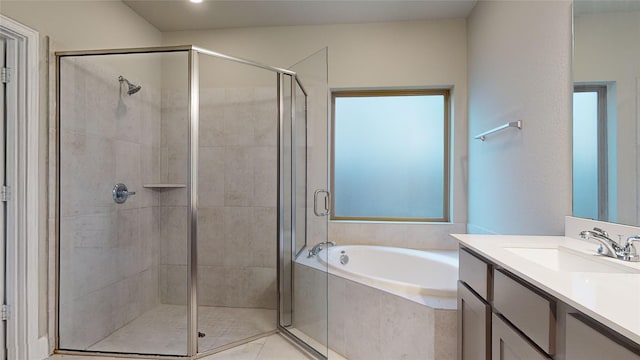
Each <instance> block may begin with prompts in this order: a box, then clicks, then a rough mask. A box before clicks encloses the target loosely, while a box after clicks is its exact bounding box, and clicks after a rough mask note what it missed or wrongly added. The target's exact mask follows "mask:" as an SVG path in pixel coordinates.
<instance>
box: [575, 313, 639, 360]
mask: <svg viewBox="0 0 640 360" xmlns="http://www.w3.org/2000/svg"><path fill="white" fill-rule="evenodd" d="M566 349H567V356H566V360H601V359H616V360H639V359H640V356H638V355H637V354H635V353H634V352H632V351H630V350H628V349H627V348H626V347H625V346H623V345H620V344H619V343H618V342H616V341H614V340H612V339H611V338H610V337H609V336H607V335H605V333H604V332H603V333H601V332H600V331H598V330H596V329H594V328H593V327H591V326H590V325H588V324H586V323H584V322H583V321H582V320H580V319H578V318H576V317H575V315H574V314H569V315H567V335H566Z"/></svg>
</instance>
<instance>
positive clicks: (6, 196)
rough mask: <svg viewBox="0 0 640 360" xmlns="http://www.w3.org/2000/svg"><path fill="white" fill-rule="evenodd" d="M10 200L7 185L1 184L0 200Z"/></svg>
mask: <svg viewBox="0 0 640 360" xmlns="http://www.w3.org/2000/svg"><path fill="white" fill-rule="evenodd" d="M9 200H11V192H10V191H9V187H8V186H7V185H2V187H1V188H0V201H2V202H7V201H9Z"/></svg>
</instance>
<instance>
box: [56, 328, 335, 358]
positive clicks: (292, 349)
mask: <svg viewBox="0 0 640 360" xmlns="http://www.w3.org/2000/svg"><path fill="white" fill-rule="evenodd" d="M332 359H333V358H332ZM47 360H127V359H125V358H114V357H95V356H76V355H54V356H51V357H49V358H48V359H47ZM200 360H313V358H312V357H310V356H309V355H307V354H305V353H304V352H303V351H302V350H300V349H299V348H298V347H297V346H296V345H294V344H292V343H291V342H290V341H289V340H287V339H285V338H284V337H283V336H282V335H279V334H274V335H270V336H267V337H264V338H261V339H258V340H254V341H252V342H250V343H247V344H244V345H240V346H237V347H235V348H232V349H229V350H226V351H222V352H219V353H217V354H214V355H209V356H206V357H203V358H201V359H200Z"/></svg>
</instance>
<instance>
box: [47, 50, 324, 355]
mask: <svg viewBox="0 0 640 360" xmlns="http://www.w3.org/2000/svg"><path fill="white" fill-rule="evenodd" d="M177 52H186V53H187V56H188V80H189V84H188V96H187V100H188V103H189V104H188V109H189V113H188V119H189V120H188V121H189V131H188V139H187V149H188V159H187V176H188V179H187V199H188V205H187V224H188V226H187V254H188V256H187V275H188V276H187V278H188V281H187V352H186V355H159V354H130V353H125V352H97V351H88V350H87V351H85V350H68V349H60V337H59V330H60V221H61V212H60V187H61V182H60V152H61V151H60V148H61V146H60V135H61V131H60V90H61V87H60V68H61V67H60V61H61V59H62V58H64V57H80V56H99V55H107V56H108V55H126V54H151V53H177ZM200 54H202V55H208V56H212V57H215V58H219V59H223V60H229V61H232V62H236V63H241V64H245V65H250V66H253V67H258V68H262V69H265V70H269V71H272V72H274V73H275V74H276V77H277V79H276V84H277V90H276V91H277V134H278V140H277V146H276V148H277V159H278V161H277V183H276V185H277V224H278V225H277V229H278V231H277V234H275V235H276V236H277V237H276V238H277V249H278V251H277V259H276V261H277V264H278V267H277V271H276V272H277V285H276V288H277V292H276V299H277V300H276V301H277V303H276V314H277V318H276V329H275V332H280V333H282V334H285V335H286V337H287V338H288V339H290V340H292V341H293V342H294V343H295V344H297V345H298V346H300V347H301V348H303V349H304V350H306V351H307V352H308V353H310V354H311V355H313V356H315V357H316V358H318V359H327V355H325V354H322V353H321V352H319V351H318V350H317V349H315V348H314V347H312V346H311V345H309V344H307V343H306V342H304V341H303V340H301V339H299V338H298V337H297V336H295V335H293V334H291V333H290V332H289V330H288V329H287V328H286V327H284V326H283V325H281V321H280V320H281V311H280V310H279V309H280V304H281V300H282V299H281V296H282V291H283V287H282V279H281V272H282V271H281V266H282V264H283V261H284V260H285V259H283V253H282V249H283V246H284V241H285V236H284V228H283V224H284V220H283V217H284V206H285V197H284V194H283V192H284V179H283V177H284V175H283V170H282V162H283V160H284V156H283V143H282V141H283V139H282V137H283V127H284V116H285V115H284V113H285V111H284V102H285V101H284V97H285V93H284V81H286V80H285V77H286V76H289V77H290V81H291V94H290V96H291V110H290V111H291V114H290V116H291V121H292V124H295V118H296V115H295V110H296V109H295V105H296V102H295V98H296V95H295V84H296V83H297V84H298V85H299V86H300V88H301V89H302V91H303V93H304V95H305V109H306V96H308V95H307V92H306V90H305V89H304V87H303V86H302V84H301V82H300V80H299V79H298V78H297V74H296V72H294V71H291V70H287V69H282V68H277V67H273V66H269V65H264V64H261V63H257V62H253V61H250V60H246V59H242V58H238V57H234V56H229V55H226V54H222V53H218V52H215V51H211V50H207V49H204V48H200V47H196V46H193V45H178V46H160V47H142V48H119V49H100V50H86V51H85V50H79V51H59V52H55V104H56V108H55V124H56V125H55V139H56V141H55V149H54V151H55V162H56V165H55V182H56V184H55V196H54V199H55V200H54V201H55V206H54V209H55V219H56V221H55V229H54V233H55V239H54V248H55V253H54V260H53V261H54V264H53V266H54V269H55V276H54V286H53V295H54V304H53V307H54V311H53V316H52V319H51V321H52V322H53V324H55V325H54V326H53V328H54V329H53V330H54V331H53V339H51V340H52V342H51V343H52V344H53V351H54V353H56V354H68V355H90V356H116V357H120V356H127V357H131V358H140V359H158V358H161V359H196V358H200V357H204V356H209V355H211V354H214V353H217V352H220V351H224V350H227V349H229V348H232V347H235V346H238V345H239V343H238V342H235V343H231V344H228V345H225V346H222V347H219V348H216V349H213V350H208V351H205V352H200V353H199V352H198V327H197V324H198V303H197V300H198V297H197V295H198V285H197V276H198V269H197V266H198V263H197V261H198V260H197V258H198V256H197V255H198V252H197V245H198V244H197V242H198V155H199V144H198V139H199V138H198V135H199V134H198V129H199V107H200V101H199V100H200V99H199V76H200V74H199V62H198V59H199V55H200ZM305 112H306V110H305ZM305 124H306V122H305ZM292 126H294V125H292ZM305 127H306V125H305ZM291 136H292V137H293V136H294V134H293V133H292V135H291ZM305 136H307V135H306V134H305ZM292 141H293V140H292ZM292 151H293V149H292ZM306 151H307V150H306V149H305V158H306ZM292 157H293V155H292ZM306 166H307V165H305V167H306ZM295 169H296V165H295V161H292V163H291V172H292V177H295V175H294V174H295ZM295 184H296V182H295V179H292V185H293V186H295ZM292 191H294V190H293V189H292ZM291 201H292V204H291V205H292V206H293V209H292V211H293V212H295V204H294V203H293V202H294V201H295V198H294V197H292V199H291ZM293 224H295V215H293V218H292V225H293ZM292 237H295V234H293V231H292ZM304 245H306V243H305V244H304ZM270 333H273V332H268V333H264V334H260V335H257V336H254V337H251V338H249V339H246V340H244V341H241V342H240V343H246V342H249V341H252V340H255V339H257V338H261V337H263V336H265V335H268V334H270Z"/></svg>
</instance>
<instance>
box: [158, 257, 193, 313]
mask: <svg viewBox="0 0 640 360" xmlns="http://www.w3.org/2000/svg"><path fill="white" fill-rule="evenodd" d="M160 269H161V274H162V276H163V277H161V280H162V283H161V285H160V286H161V287H162V289H161V296H162V299H161V302H162V303H163V304H172V305H186V303H187V266H186V265H160ZM163 272H164V274H163Z"/></svg>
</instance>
